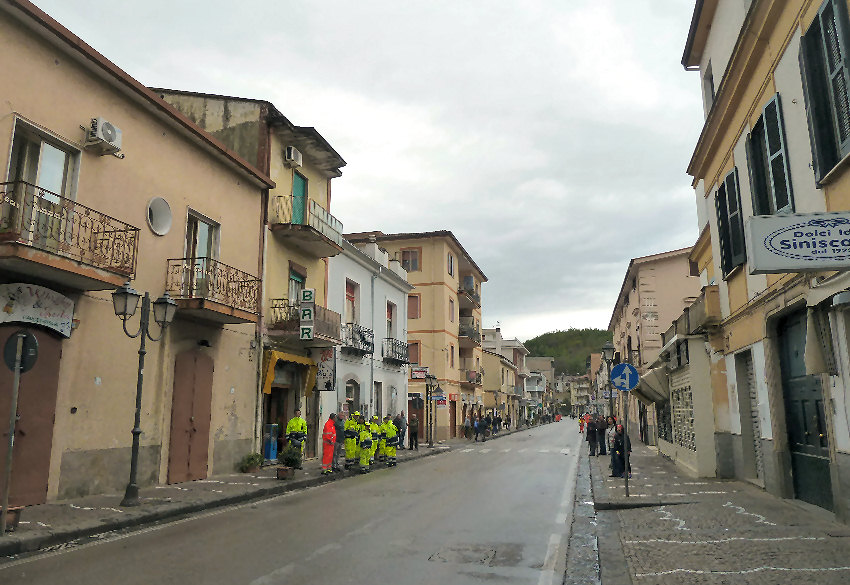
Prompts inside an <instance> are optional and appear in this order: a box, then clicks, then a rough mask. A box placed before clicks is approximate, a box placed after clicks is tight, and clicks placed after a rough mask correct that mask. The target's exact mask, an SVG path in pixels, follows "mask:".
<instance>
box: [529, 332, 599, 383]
mask: <svg viewBox="0 0 850 585" xmlns="http://www.w3.org/2000/svg"><path fill="white" fill-rule="evenodd" d="M606 341H611V333H610V332H608V331H606V330H604V329H568V330H567V331H552V332H550V333H544V334H543V335H538V336H537V337H534V338H533V339H529V340H528V341H526V342H524V345H525V347H526V348H527V349H528V351H530V352H531V355H533V356H535V355H541V356H552V357H554V358H555V374H561V373H567V374H578V373H581V374H583V373H585V360H586V359H587V356H589V355H590V354H591V353H600V352H601V351H602V345H603V344H604V343H605V342H606Z"/></svg>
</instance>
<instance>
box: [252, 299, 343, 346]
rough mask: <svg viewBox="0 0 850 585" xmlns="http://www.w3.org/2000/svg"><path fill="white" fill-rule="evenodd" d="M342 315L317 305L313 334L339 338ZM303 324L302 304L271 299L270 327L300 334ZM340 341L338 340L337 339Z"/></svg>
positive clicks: (282, 331)
mask: <svg viewBox="0 0 850 585" xmlns="http://www.w3.org/2000/svg"><path fill="white" fill-rule="evenodd" d="M341 323H342V317H341V316H340V314H339V313H337V312H335V311H331V310H330V309H327V308H325V307H323V306H321V305H315V307H314V317H313V335H314V336H315V337H321V338H324V339H329V340H339V339H340V337H341V335H340V333H341ZM300 325H301V311H300V306H299V304H298V303H297V302H295V301H290V300H289V299H285V298H283V299H271V315H270V320H269V324H268V327H269V329H270V330H273V331H278V332H280V333H284V334H287V335H298V328H299V327H300ZM337 343H338V341H337Z"/></svg>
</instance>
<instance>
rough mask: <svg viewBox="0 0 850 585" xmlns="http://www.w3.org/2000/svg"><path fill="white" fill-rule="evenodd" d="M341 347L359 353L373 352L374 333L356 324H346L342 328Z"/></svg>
mask: <svg viewBox="0 0 850 585" xmlns="http://www.w3.org/2000/svg"><path fill="white" fill-rule="evenodd" d="M342 346H343V348H344V349H350V350H353V351H356V352H360V353H364V354H367V353H372V352H374V351H375V333H374V332H373V331H372V330H371V329H367V328H366V327H363V326H362V325H358V324H357V323H346V324H345V325H343V326H342Z"/></svg>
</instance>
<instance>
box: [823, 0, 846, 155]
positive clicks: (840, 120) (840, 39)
mask: <svg viewBox="0 0 850 585" xmlns="http://www.w3.org/2000/svg"><path fill="white" fill-rule="evenodd" d="M818 19H819V20H820V25H821V41H822V43H823V55H824V58H825V61H824V64H825V73H826V76H827V83H828V91H827V93H828V95H829V98H830V99H829V101H830V104H831V106H832V118H833V122H834V128H835V135H836V139H837V140H836V142H837V144H838V151H839V153H840V157H843V156H844V155H846V154H847V153H848V152H850V95H848V92H850V76H848V75H850V74H848V62H847V45H848V43H847V39H848V30H847V29H848V28H850V24H848V18H847V3H846V1H845V0H828V1H827V2H826V3H824V5H823V6H822V7H821V9H820V12H819V14H818ZM840 157H839V158H840Z"/></svg>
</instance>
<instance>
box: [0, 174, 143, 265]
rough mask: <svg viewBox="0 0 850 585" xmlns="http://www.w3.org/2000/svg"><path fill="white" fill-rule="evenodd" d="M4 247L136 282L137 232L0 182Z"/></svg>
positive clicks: (35, 190)
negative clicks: (20, 247) (28, 249)
mask: <svg viewBox="0 0 850 585" xmlns="http://www.w3.org/2000/svg"><path fill="white" fill-rule="evenodd" d="M0 197H2V199H1V200H0V243H3V242H14V243H18V244H23V245H25V246H31V247H33V248H36V249H39V250H43V251H45V252H50V253H52V254H56V255H57V256H64V257H65V258H70V259H72V260H76V261H78V262H80V263H82V264H86V265H88V266H93V267H95V268H101V269H103V270H108V271H110V272H114V273H117V274H121V275H125V276H127V277H129V278H133V277H134V276H135V273H136V260H137V254H138V248H139V228H137V227H133V226H131V225H130V224H128V223H125V222H123V221H120V220H117V219H115V218H114V217H110V216H108V215H106V214H104V213H101V212H99V211H97V210H94V209H92V208H90V207H86V206H85V205H81V204H79V203H77V202H75V201H72V200H71V199H66V198H64V197H60V196H59V195H57V194H56V193H51V192H50V191H47V190H46V189H42V188H41V187H37V186H35V185H31V184H30V183H26V182H24V181H13V182H9V183H0Z"/></svg>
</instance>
